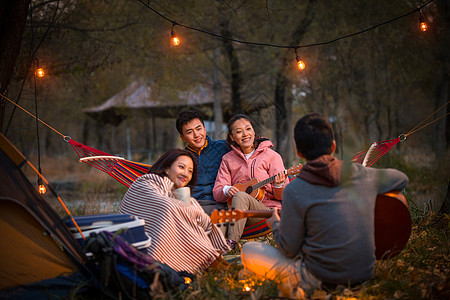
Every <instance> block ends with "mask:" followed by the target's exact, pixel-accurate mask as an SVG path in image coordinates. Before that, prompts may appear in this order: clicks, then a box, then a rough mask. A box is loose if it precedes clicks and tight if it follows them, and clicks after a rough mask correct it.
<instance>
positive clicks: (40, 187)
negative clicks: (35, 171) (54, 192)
mask: <svg viewBox="0 0 450 300" xmlns="http://www.w3.org/2000/svg"><path fill="white" fill-rule="evenodd" d="M38 191H39V194H41V195H44V194H45V193H46V192H47V189H46V188H45V185H44V183H43V182H42V178H41V177H38Z"/></svg>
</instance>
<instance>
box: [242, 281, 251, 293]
mask: <svg viewBox="0 0 450 300" xmlns="http://www.w3.org/2000/svg"><path fill="white" fill-rule="evenodd" d="M242 290H243V291H244V292H250V291H251V290H252V288H251V287H250V286H249V285H248V284H247V283H246V284H244V288H243V289H242Z"/></svg>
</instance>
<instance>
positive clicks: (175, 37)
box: [170, 22, 181, 46]
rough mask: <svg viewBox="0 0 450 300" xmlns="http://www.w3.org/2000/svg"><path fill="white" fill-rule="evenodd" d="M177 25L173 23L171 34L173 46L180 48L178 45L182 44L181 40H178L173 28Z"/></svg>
mask: <svg viewBox="0 0 450 300" xmlns="http://www.w3.org/2000/svg"><path fill="white" fill-rule="evenodd" d="M175 25H176V23H175V22H172V30H171V32H170V35H171V36H172V44H173V45H174V46H178V45H180V43H181V41H180V39H179V38H178V36H177V35H176V34H175V31H174V30H173V27H174V26H175Z"/></svg>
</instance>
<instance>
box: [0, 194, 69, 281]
mask: <svg viewBox="0 0 450 300" xmlns="http://www.w3.org/2000/svg"><path fill="white" fill-rule="evenodd" d="M0 228H1V232H2V242H1V244H0V253H1V256H0V264H1V266H2V272H0V289H4V288H10V287H14V286H17V285H24V284H29V283H33V282H36V281H41V280H45V279H49V278H53V277H56V276H60V275H64V274H69V273H74V272H76V271H77V270H78V268H77V267H76V266H75V264H74V263H73V262H72V261H71V260H70V258H69V257H68V256H67V255H66V254H65V253H64V252H63V251H62V250H61V248H60V247H59V246H58V245H57V244H56V243H55V241H54V240H53V239H52V238H51V236H50V235H48V234H46V231H45V229H44V228H43V227H42V225H41V224H39V222H37V221H36V219H34V218H33V217H32V216H31V215H30V214H29V213H28V212H27V211H26V210H25V209H24V208H22V207H21V206H20V205H18V204H16V203H14V202H13V201H8V200H7V199H4V198H2V199H1V201H0ZM43 266H45V267H43Z"/></svg>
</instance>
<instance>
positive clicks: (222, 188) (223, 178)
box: [213, 114, 287, 247]
mask: <svg viewBox="0 0 450 300" xmlns="http://www.w3.org/2000/svg"><path fill="white" fill-rule="evenodd" d="M227 142H228V143H229V144H230V145H231V148H232V151H230V152H228V153H227V154H225V155H224V156H223V157H222V163H221V165H220V168H219V172H218V173H217V177H216V182H215V184H214V189H213V195H214V199H216V201H217V202H227V200H228V204H229V205H230V207H232V208H234V209H239V210H270V209H271V208H273V207H277V208H279V209H280V208H281V197H282V193H283V189H284V187H285V186H286V184H287V181H286V175H285V173H284V165H283V159H282V158H281V156H280V155H279V154H278V153H277V152H275V151H274V150H272V149H270V148H271V147H273V144H272V142H271V141H269V140H268V139H265V138H260V139H255V131H254V129H253V126H252V123H251V121H250V119H249V118H248V117H247V116H246V115H242V114H238V115H235V116H234V117H232V118H231V119H230V121H229V122H228V136H227ZM272 176H275V180H274V182H271V183H269V184H267V185H265V186H264V190H265V193H264V197H263V198H262V199H260V200H257V199H255V198H254V197H252V196H250V195H249V194H247V193H246V192H242V191H240V190H239V189H238V188H237V187H235V186H233V185H235V184H243V183H246V182H248V181H249V180H251V179H254V178H256V179H257V180H258V181H263V180H265V179H268V178H269V177H272ZM261 220H262V219H260V218H259V219H258V218H249V219H246V218H244V219H241V220H239V221H237V222H235V224H234V226H228V233H227V236H228V239H229V243H230V246H231V247H234V246H235V245H236V242H237V241H239V239H240V238H241V236H242V233H243V232H244V228H245V226H246V225H252V224H255V223H257V222H259V221H261Z"/></svg>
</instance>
